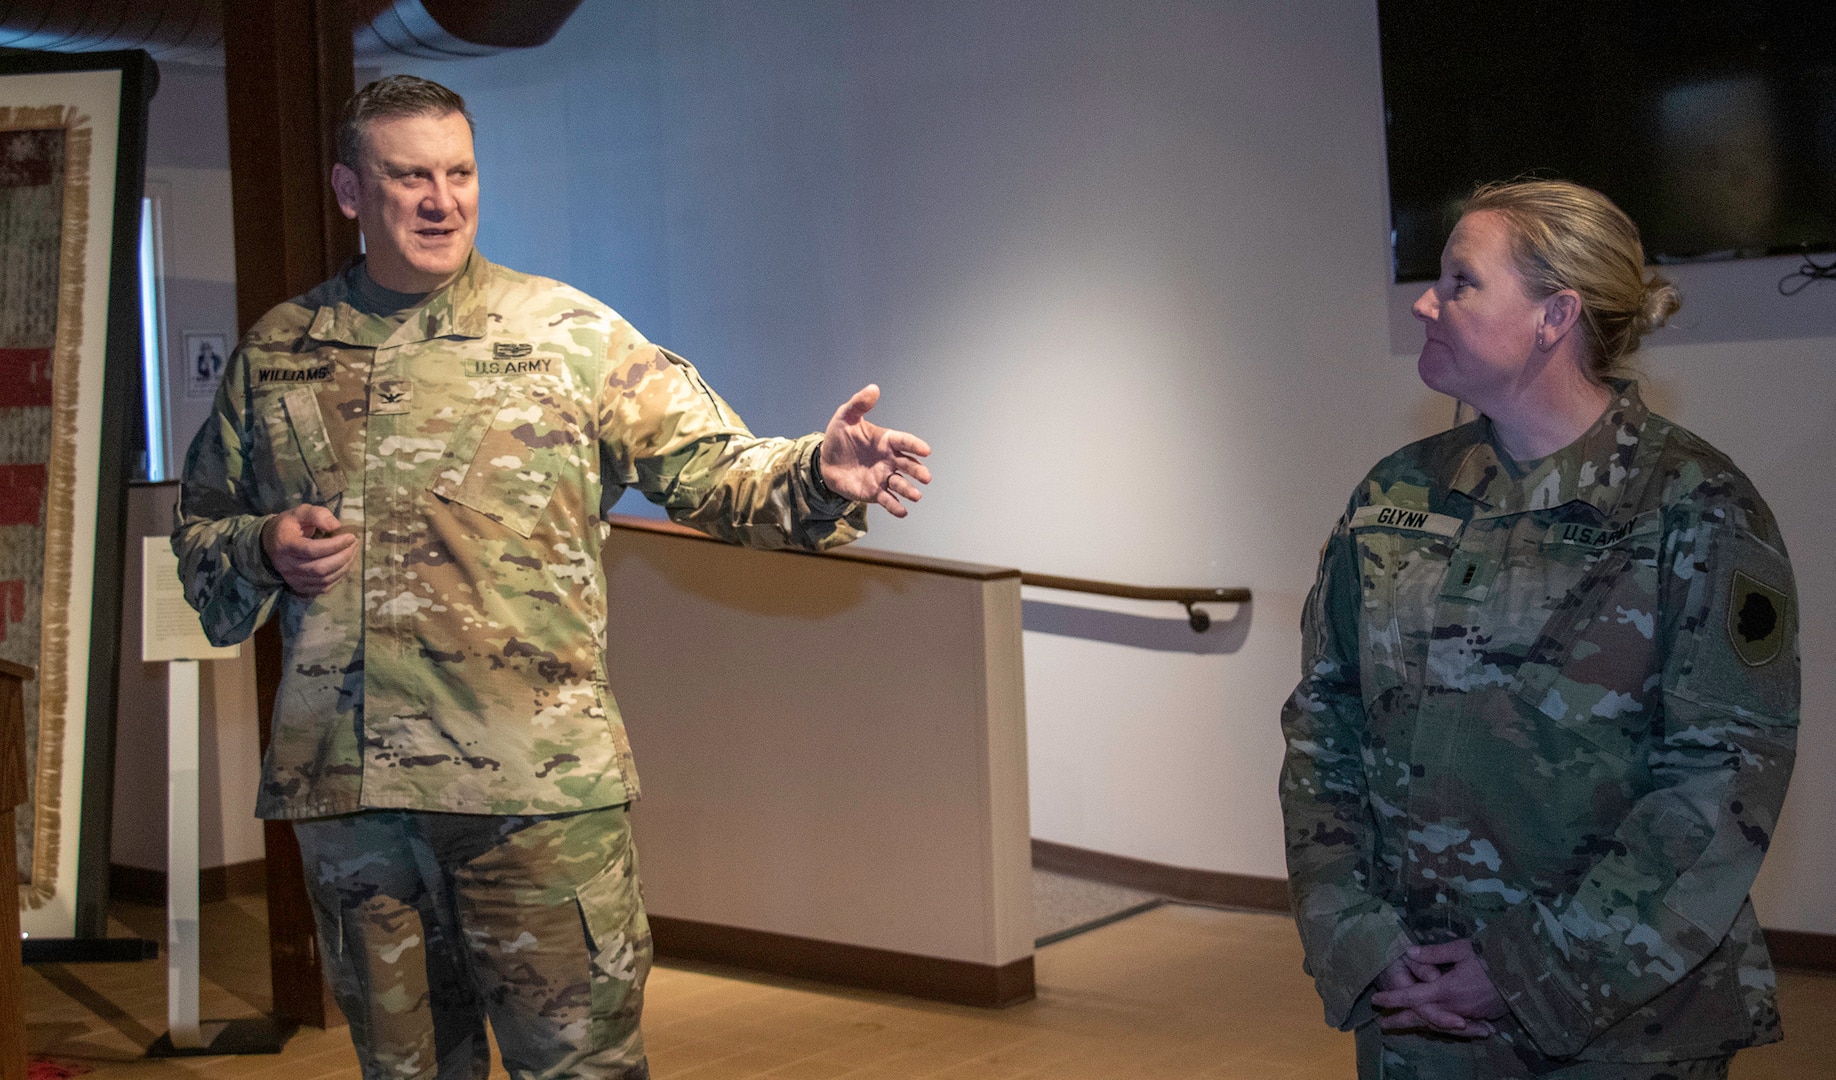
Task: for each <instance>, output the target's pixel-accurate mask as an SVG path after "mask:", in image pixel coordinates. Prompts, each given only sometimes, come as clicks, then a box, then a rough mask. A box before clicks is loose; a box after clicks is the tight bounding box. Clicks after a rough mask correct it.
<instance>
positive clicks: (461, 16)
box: [354, 0, 581, 60]
mask: <svg viewBox="0 0 1836 1080" xmlns="http://www.w3.org/2000/svg"><path fill="white" fill-rule="evenodd" d="M580 2H581V0H369V2H368V3H363V2H360V3H359V4H358V19H357V22H358V30H357V33H356V36H355V38H354V44H355V45H356V49H357V55H358V56H363V57H375V56H379V55H383V54H386V53H400V54H403V55H406V56H419V57H423V58H425V59H429V60H457V59H462V58H464V57H468V56H489V55H491V54H493V53H500V52H505V51H508V50H510V49H527V48H530V47H532V46H535V45H543V44H546V43H547V42H548V41H549V40H550V39H552V38H553V37H554V36H555V34H556V32H558V31H559V30H560V29H561V25H562V24H563V23H565V22H567V20H568V16H570V15H572V14H573V13H574V9H576V8H578V7H579V6H580Z"/></svg>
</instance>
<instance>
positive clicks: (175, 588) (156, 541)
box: [140, 536, 242, 664]
mask: <svg viewBox="0 0 1836 1080" xmlns="http://www.w3.org/2000/svg"><path fill="white" fill-rule="evenodd" d="M141 545H142V546H141V559H140V581H141V589H140V597H141V600H140V658H141V659H142V660H144V661H146V662H147V663H149V664H152V663H158V662H160V661H164V660H230V659H233V658H235V657H238V656H241V655H242V646H240V645H228V646H224V647H221V648H219V647H218V646H215V645H212V644H211V643H210V639H209V638H206V637H205V636H204V628H203V627H201V626H199V625H198V613H197V612H195V611H193V610H192V609H191V605H190V604H188V603H186V602H185V589H184V586H183V585H182V584H181V583H180V582H179V576H178V556H177V555H174V554H172V544H171V542H170V541H168V540H167V539H166V538H165V537H163V536H148V537H143V538H142V539H141Z"/></svg>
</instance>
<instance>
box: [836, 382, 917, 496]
mask: <svg viewBox="0 0 1836 1080" xmlns="http://www.w3.org/2000/svg"><path fill="white" fill-rule="evenodd" d="M879 400H880V388H879V387H878V386H872V385H869V386H867V387H866V388H864V389H862V390H861V392H860V393H858V394H856V395H854V396H853V397H851V398H849V399H848V401H847V404H845V405H843V406H842V407H841V408H839V409H837V410H835V416H834V417H833V418H831V419H830V420H829V426H828V428H827V429H825V430H824V431H823V433H822V482H823V483H824V484H827V485H828V487H829V490H830V491H833V492H835V494H837V495H840V496H841V497H842V498H844V499H852V500H854V501H855V502H873V503H879V504H880V505H881V506H883V507H885V508H886V512H887V513H889V514H891V515H892V516H893V517H904V516H905V514H906V509H905V503H903V502H900V501H899V500H900V499H904V500H906V502H917V501H918V500H919V499H921V498H923V497H924V492H922V491H920V490H918V485H919V484H928V483H930V482H931V470H929V469H927V468H925V466H924V462H922V461H919V460H918V459H919V458H922V457H929V456H930V454H931V447H930V445H929V444H927V443H926V442H925V441H924V440H923V439H920V438H919V437H918V436H916V435H913V434H910V433H909V432H904V431H892V430H889V429H887V428H883V427H880V426H879V425H878V424H870V423H868V422H867V412H868V410H869V409H872V408H873V407H874V405H875V404H877V403H878V402H879ZM914 481H915V482H914Z"/></svg>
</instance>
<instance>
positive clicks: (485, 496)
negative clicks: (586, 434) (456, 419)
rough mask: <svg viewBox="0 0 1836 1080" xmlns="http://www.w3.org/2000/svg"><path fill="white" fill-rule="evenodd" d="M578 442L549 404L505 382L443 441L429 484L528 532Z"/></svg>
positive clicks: (439, 492) (449, 498)
mask: <svg viewBox="0 0 1836 1080" xmlns="http://www.w3.org/2000/svg"><path fill="white" fill-rule="evenodd" d="M576 441H577V439H576V435H575V431H574V426H573V425H571V424H569V423H568V422H567V419H566V418H565V417H564V416H562V414H561V413H560V412H558V411H557V410H555V409H554V407H552V406H551V405H549V404H548V403H546V402H544V401H540V400H538V399H536V398H534V397H531V396H529V395H528V394H525V393H523V392H521V391H518V390H516V389H515V388H513V387H505V388H504V389H503V390H502V391H500V392H499V393H498V395H497V396H496V397H495V398H491V399H487V400H486V401H484V402H482V403H481V404H480V405H479V407H478V410H477V412H475V413H474V414H473V415H472V417H471V418H470V422H469V423H468V424H467V425H466V426H465V427H464V429H463V430H461V431H459V432H456V433H455V434H454V436H453V437H452V438H451V439H450V440H448V442H447V444H446V453H445V454H444V455H443V458H442V460H441V461H440V463H439V466H438V468H436V469H435V470H434V476H433V480H432V482H430V483H429V484H428V490H429V491H431V492H433V493H434V494H435V495H437V496H439V497H440V498H442V499H444V500H446V501H448V502H452V503H457V504H458V505H460V506H464V507H467V508H469V509H472V510H475V511H477V512H478V513H480V514H483V515H484V516H485V517H487V518H489V519H491V520H492V521H495V522H497V523H498V524H500V525H502V526H504V527H505V528H507V529H509V530H510V531H512V532H514V533H516V534H517V535H518V536H521V537H525V538H527V537H528V536H530V535H531V534H532V533H534V532H535V527H536V523H537V522H539V521H541V520H542V515H543V513H545V512H546V511H547V509H548V503H549V501H550V500H551V499H553V498H554V494H555V486H556V484H557V483H558V482H559V480H560V478H561V471H562V470H563V469H564V468H567V467H568V460H569V457H570V456H571V454H570V449H569V448H570V447H572V446H573V445H574V444H575V442H576Z"/></svg>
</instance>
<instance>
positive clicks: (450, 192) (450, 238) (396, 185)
mask: <svg viewBox="0 0 1836 1080" xmlns="http://www.w3.org/2000/svg"><path fill="white" fill-rule="evenodd" d="M332 190H333V191H334V192H335V193H336V194H337V196H338V206H339V208H340V209H342V210H343V211H344V216H345V217H348V218H355V219H357V225H358V227H359V228H360V229H362V230H363V244H364V250H365V252H366V258H365V262H364V266H365V269H367V270H368V271H369V274H370V277H371V278H372V279H374V280H375V282H376V283H377V284H378V285H381V286H382V287H384V288H386V289H394V290H395V291H396V292H406V293H424V292H432V291H433V290H435V289H438V288H440V287H441V286H442V285H445V284H446V283H447V282H449V281H451V280H452V279H453V278H455V277H457V276H458V275H459V271H460V270H462V269H464V268H465V260H466V257H467V256H469V255H470V254H471V253H472V241H473V238H474V237H476V236H477V235H478V164H477V162H476V161H475V160H473V157H472V129H471V125H469V124H467V123H466V122H465V117H464V116H463V115H461V114H460V113H456V112H451V113H446V114H444V115H440V116H392V117H387V118H385V119H382V120H376V121H372V122H371V123H370V124H368V125H367V126H366V127H365V128H364V131H363V138H362V140H361V143H360V146H359V151H358V155H357V168H356V169H355V170H352V169H349V168H346V167H345V166H344V165H342V164H339V165H334V166H332Z"/></svg>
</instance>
